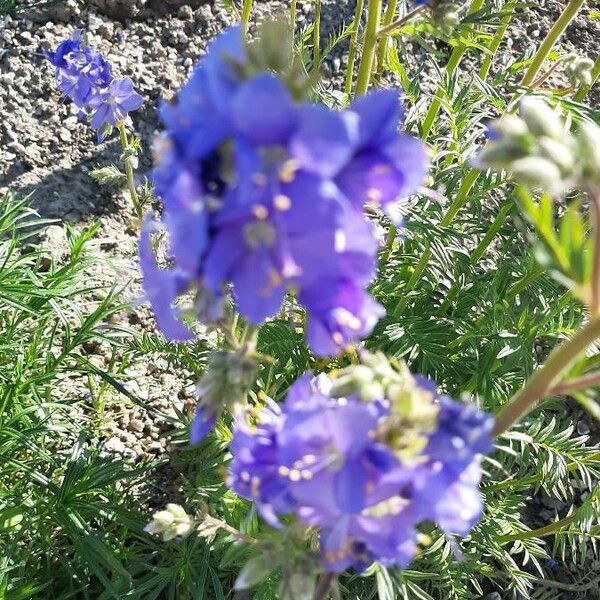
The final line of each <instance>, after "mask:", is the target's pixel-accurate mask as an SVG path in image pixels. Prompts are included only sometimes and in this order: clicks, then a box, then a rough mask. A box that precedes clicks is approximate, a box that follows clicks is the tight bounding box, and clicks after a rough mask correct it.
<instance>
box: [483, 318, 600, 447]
mask: <svg viewBox="0 0 600 600" xmlns="http://www.w3.org/2000/svg"><path fill="white" fill-rule="evenodd" d="M599 337H600V316H595V317H594V319H593V320H591V321H589V322H588V323H586V324H585V325H584V326H583V327H582V328H581V329H580V330H579V331H577V332H576V333H575V335H574V336H573V337H572V338H571V339H570V340H568V341H566V342H564V343H563V344H561V345H560V346H558V347H557V348H555V349H554V350H553V351H552V352H551V353H550V356H548V358H547V359H546V362H545V363H544V364H543V366H542V367H540V368H539V369H538V370H537V371H536V372H535V373H534V374H533V375H532V376H531V377H530V378H529V380H528V381H527V382H526V383H525V387H524V388H523V389H522V390H521V391H520V392H518V393H517V394H516V395H515V396H513V398H512V399H511V400H510V402H509V403H508V404H507V405H506V406H505V407H504V408H503V409H502V410H501V411H500V414H499V415H498V416H497V417H496V426H495V428H494V434H495V435H498V434H500V433H502V432H503V431H506V430H507V429H508V428H509V427H510V426H511V425H512V424H513V423H514V422H515V421H517V420H518V419H519V418H520V417H521V416H522V415H524V414H525V413H526V412H528V411H529V410H531V409H532V408H533V407H534V406H535V405H536V404H537V403H538V402H539V401H540V400H542V399H543V398H545V397H546V396H548V395H550V394H551V393H552V389H553V388H554V386H555V385H556V382H557V380H558V379H559V378H560V376H561V375H562V373H563V372H564V371H565V370H566V369H567V368H568V367H569V366H571V365H572V364H573V362H575V360H577V358H578V357H579V356H580V354H581V353H582V352H584V351H585V350H586V349H587V348H588V346H589V345H590V344H592V343H593V342H595V341H596V340H597V339H598V338H599Z"/></svg>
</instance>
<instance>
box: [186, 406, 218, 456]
mask: <svg viewBox="0 0 600 600" xmlns="http://www.w3.org/2000/svg"><path fill="white" fill-rule="evenodd" d="M216 421H217V415H216V414H215V413H214V412H213V411H211V410H210V407H207V406H203V405H200V406H199V407H198V409H197V410H196V414H195V415H194V419H193V421H192V426H191V427H190V444H192V446H195V445H196V444H199V443H200V442H201V441H202V440H203V439H204V438H205V437H206V436H207V435H208V433H209V432H210V431H211V430H212V428H213V427H214V426H215V423H216Z"/></svg>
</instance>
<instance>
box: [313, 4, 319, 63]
mask: <svg viewBox="0 0 600 600" xmlns="http://www.w3.org/2000/svg"><path fill="white" fill-rule="evenodd" d="M320 62H321V0H315V23H314V25H313V69H317V68H318V67H319V63H320Z"/></svg>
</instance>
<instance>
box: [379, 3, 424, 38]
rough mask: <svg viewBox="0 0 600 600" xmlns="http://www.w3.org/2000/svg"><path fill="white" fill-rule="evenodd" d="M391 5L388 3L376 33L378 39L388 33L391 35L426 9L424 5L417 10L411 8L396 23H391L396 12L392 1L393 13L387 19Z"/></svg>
mask: <svg viewBox="0 0 600 600" xmlns="http://www.w3.org/2000/svg"><path fill="white" fill-rule="evenodd" d="M391 5H392V2H390V4H389V5H388V10H387V11H386V13H385V16H384V18H383V26H382V27H381V29H380V30H379V31H378V32H377V35H378V36H379V37H380V38H383V37H385V36H387V34H388V33H391V32H392V31H394V30H395V29H399V28H400V27H402V26H403V25H406V24H407V23H408V22H409V21H412V20H413V19H414V18H415V17H416V16H417V15H419V14H420V13H422V12H423V11H424V10H425V9H426V8H427V7H426V6H425V5H423V6H417V8H413V9H412V10H410V11H409V12H407V13H406V14H405V15H404V16H403V17H400V18H399V19H397V20H396V21H392V19H393V18H394V13H395V12H396V3H395V0H394V11H393V13H391V15H389V18H388V14H389V7H390V6H391Z"/></svg>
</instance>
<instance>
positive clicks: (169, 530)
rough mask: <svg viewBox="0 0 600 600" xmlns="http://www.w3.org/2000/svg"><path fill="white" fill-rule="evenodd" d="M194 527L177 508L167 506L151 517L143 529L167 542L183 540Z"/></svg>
mask: <svg viewBox="0 0 600 600" xmlns="http://www.w3.org/2000/svg"><path fill="white" fill-rule="evenodd" d="M193 527H194V521H193V519H192V518H191V517H190V516H189V515H188V514H187V513H186V512H185V510H184V509H183V508H182V507H181V506H179V504H171V503H169V504H167V506H166V507H165V510H159V511H158V512H156V513H154V515H152V521H150V523H148V525H146V527H144V531H146V532H147V533H150V534H152V535H160V536H161V537H162V539H163V541H165V542H168V541H169V540H172V539H174V538H176V537H180V538H184V537H186V536H187V535H189V534H190V532H191V531H192V529H193Z"/></svg>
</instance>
